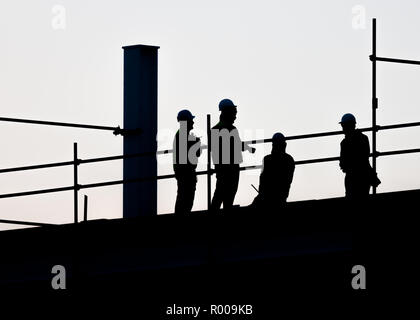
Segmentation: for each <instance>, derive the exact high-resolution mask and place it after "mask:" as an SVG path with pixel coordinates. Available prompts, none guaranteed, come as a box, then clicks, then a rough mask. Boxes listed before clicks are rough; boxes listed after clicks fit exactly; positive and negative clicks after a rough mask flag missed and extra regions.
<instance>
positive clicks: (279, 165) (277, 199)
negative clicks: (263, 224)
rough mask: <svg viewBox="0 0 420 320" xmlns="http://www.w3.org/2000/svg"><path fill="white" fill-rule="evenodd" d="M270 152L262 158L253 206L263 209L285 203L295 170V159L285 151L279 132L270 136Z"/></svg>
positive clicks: (284, 144) (282, 137) (284, 139)
mask: <svg viewBox="0 0 420 320" xmlns="http://www.w3.org/2000/svg"><path fill="white" fill-rule="evenodd" d="M272 146H273V147H272V150H271V154H269V155H266V156H265V157H264V160H263V169H262V172H261V175H260V187H259V190H258V192H259V193H258V196H257V197H256V198H255V199H254V202H253V203H252V205H253V206H255V207H257V208H258V209H263V210H264V211H267V212H271V210H278V209H280V208H282V207H284V205H285V204H286V200H287V197H288V196H289V190H290V185H291V184H292V180H293V174H294V172H295V161H294V159H293V157H292V156H291V155H289V154H288V153H286V146H287V143H286V138H285V137H284V135H283V134H282V133H280V132H277V133H275V134H274V135H273V137H272Z"/></svg>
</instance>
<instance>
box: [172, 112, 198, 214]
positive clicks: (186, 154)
mask: <svg viewBox="0 0 420 320" xmlns="http://www.w3.org/2000/svg"><path fill="white" fill-rule="evenodd" d="M193 119H194V116H193V115H192V113H191V112H190V111H189V110H181V111H180V112H179V113H178V116H177V120H178V122H179V126H180V128H179V130H178V131H177V132H176V134H175V138H174V143H173V168H174V172H175V178H176V181H177V187H178V192H177V197H176V203H175V214H177V215H181V214H186V213H189V212H191V209H192V207H193V203H194V196H195V189H196V185H197V175H196V172H195V170H196V168H197V162H198V157H199V156H200V154H201V143H200V139H199V138H197V137H195V136H194V135H193V134H191V133H190V132H191V130H192V129H193V127H194V120H193Z"/></svg>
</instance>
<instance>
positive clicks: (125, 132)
mask: <svg viewBox="0 0 420 320" xmlns="http://www.w3.org/2000/svg"><path fill="white" fill-rule="evenodd" d="M0 121H4V122H17V123H27V124H39V125H46V126H57V127H70V128H81V129H93V130H108V131H112V132H113V133H114V135H130V134H140V133H142V130H141V129H121V128H120V126H118V127H109V126H97V125H91V124H80V123H68V122H57V121H43V120H31V119H18V118H5V117H0Z"/></svg>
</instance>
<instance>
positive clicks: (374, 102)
mask: <svg viewBox="0 0 420 320" xmlns="http://www.w3.org/2000/svg"><path fill="white" fill-rule="evenodd" d="M371 57H372V58H373V59H371V61H372V168H373V171H374V172H375V174H376V157H377V153H376V132H377V127H376V109H378V98H377V97H376V19H375V18H374V19H372V56H371ZM372 194H376V187H375V186H373V187H372Z"/></svg>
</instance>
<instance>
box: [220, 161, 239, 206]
mask: <svg viewBox="0 0 420 320" xmlns="http://www.w3.org/2000/svg"><path fill="white" fill-rule="evenodd" d="M226 176H227V177H226V183H225V189H226V190H225V193H224V197H223V209H226V210H230V209H232V207H233V201H234V200H235V196H236V192H237V191H238V185H239V168H238V169H236V168H235V169H234V170H230V171H229V173H228V174H226Z"/></svg>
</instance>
